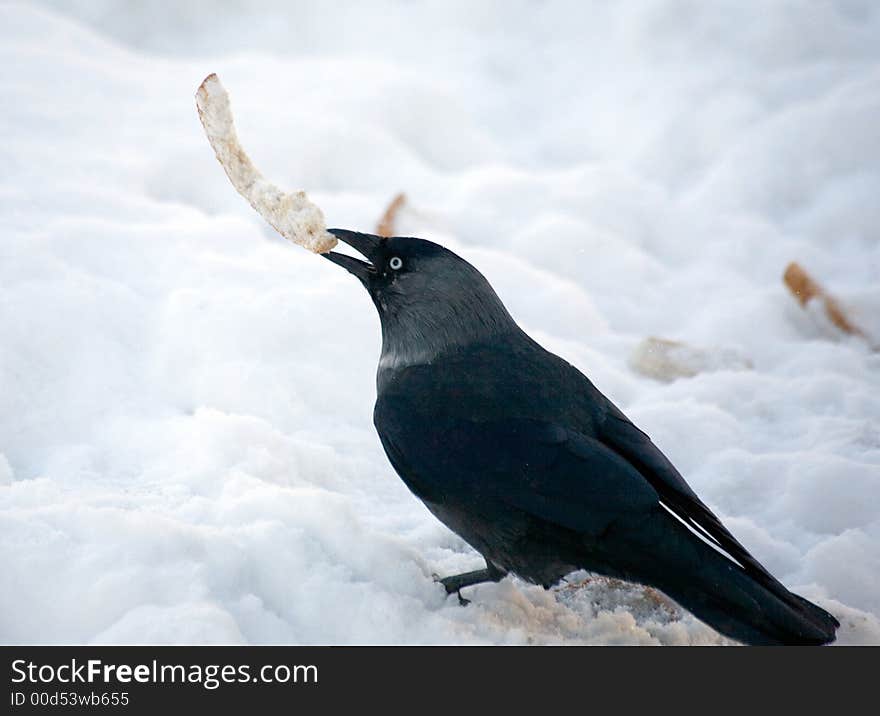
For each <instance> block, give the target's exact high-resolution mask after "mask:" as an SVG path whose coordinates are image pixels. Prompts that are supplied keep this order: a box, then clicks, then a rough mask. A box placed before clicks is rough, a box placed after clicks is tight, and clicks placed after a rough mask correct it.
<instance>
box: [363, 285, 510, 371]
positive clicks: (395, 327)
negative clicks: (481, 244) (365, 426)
mask: <svg viewBox="0 0 880 716" xmlns="http://www.w3.org/2000/svg"><path fill="white" fill-rule="evenodd" d="M499 307H500V310H498V309H499ZM468 308H469V310H465V311H457V310H450V311H449V314H448V315H445V316H442V317H441V316H438V312H437V307H436V306H434V307H432V308H431V311H430V313H429V314H428V315H420V312H419V311H418V307H410V308H409V309H408V310H407V312H406V313H405V314H404V315H385V316H383V317H382V353H381V355H380V356H379V370H378V376H377V377H378V382H379V384H380V385H381V384H382V383H383V382H384V381H383V376H384V377H386V378H387V377H389V375H390V374H393V373H394V372H396V371H400V370H404V369H406V368H410V367H413V366H418V365H431V364H434V363H437V362H438V361H442V359H443V357H444V356H449V355H451V354H453V353H456V352H459V351H462V350H466V349H467V348H468V347H469V346H471V345H474V344H478V343H490V342H492V341H494V340H497V339H499V338H501V337H502V336H506V335H509V334H510V333H513V332H521V331H520V328H519V326H517V325H516V322H515V321H514V320H513V319H512V318H511V317H510V314H508V313H507V311H506V310H505V309H504V307H503V305H501V302H500V301H498V304H497V306H495V305H493V306H487V307H484V308H491V309H492V310H473V309H474V307H473V306H469V307H468ZM428 317H430V319H432V320H427V318H428Z"/></svg>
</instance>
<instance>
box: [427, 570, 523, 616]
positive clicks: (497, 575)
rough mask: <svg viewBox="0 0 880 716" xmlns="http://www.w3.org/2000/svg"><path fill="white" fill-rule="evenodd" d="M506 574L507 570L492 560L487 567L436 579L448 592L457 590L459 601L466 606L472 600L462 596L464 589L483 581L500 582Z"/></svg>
mask: <svg viewBox="0 0 880 716" xmlns="http://www.w3.org/2000/svg"><path fill="white" fill-rule="evenodd" d="M506 576H507V572H505V571H503V570H500V569H498V567H496V566H495V565H493V564H492V563H491V562H486V568H485V569H476V570H474V571H473V572H463V573H462V574H453V575H451V576H449V577H443V579H439V578H437V579H436V580H435V581H437V582H440V584H442V585H443V586H444V588H445V589H446V593H447V594H452V593H453V592H455V593H456V594H457V595H458V603H459V604H461V606H463V607H464V606H467V605H468V604H470V600H469V599H465V598H464V597H463V596H461V590H462V589H464V588H465V587H472V586H473V585H475V584H481V583H482V582H500V581H501V580H502V579H504V577H506Z"/></svg>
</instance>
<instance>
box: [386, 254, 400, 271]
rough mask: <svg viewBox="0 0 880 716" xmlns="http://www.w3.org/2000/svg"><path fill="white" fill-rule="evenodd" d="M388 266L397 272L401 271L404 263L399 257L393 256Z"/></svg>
mask: <svg viewBox="0 0 880 716" xmlns="http://www.w3.org/2000/svg"><path fill="white" fill-rule="evenodd" d="M388 266H389V267H390V268H391V270H392V271H397V270H398V269H400V267H401V266H403V261H401V259H400V257H399V256H392V257H391V260H390V261H389V262H388Z"/></svg>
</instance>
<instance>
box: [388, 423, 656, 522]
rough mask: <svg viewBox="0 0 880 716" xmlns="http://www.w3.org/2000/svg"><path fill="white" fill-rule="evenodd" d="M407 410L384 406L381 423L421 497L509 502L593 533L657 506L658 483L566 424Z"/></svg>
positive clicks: (400, 468)
mask: <svg viewBox="0 0 880 716" xmlns="http://www.w3.org/2000/svg"><path fill="white" fill-rule="evenodd" d="M377 407H378V406H377ZM407 415H408V419H407V420H405V421H404V420H395V419H394V418H393V417H392V416H388V415H384V414H382V412H381V411H380V410H377V415H376V423H377V428H378V429H379V435H380V438H381V440H382V443H383V446H384V447H385V450H386V452H387V453H388V457H389V458H390V460H391V463H392V464H393V465H394V467H395V469H396V470H397V472H398V473H399V474H400V476H401V477H402V478H403V479H404V481H405V482H406V483H407V484H408V485H409V487H410V489H412V490H413V492H415V493H416V495H418V496H419V497H421V498H422V499H425V500H429V501H431V502H438V503H441V504H442V503H447V502H462V501H467V502H468V503H469V504H473V505H474V507H475V508H479V507H480V506H481V505H484V506H489V505H494V506H499V507H500V506H507V508H510V509H516V510H519V511H521V512H524V513H527V514H529V515H531V516H533V517H535V518H538V519H540V520H545V521H548V522H551V523H553V524H556V525H559V526H561V527H565V528H567V529H571V530H574V531H576V532H581V533H585V534H592V535H599V534H601V533H602V532H603V531H604V530H605V529H606V528H607V527H608V525H609V524H610V523H611V522H613V521H614V520H615V519H619V518H621V517H623V516H631V515H633V514H634V513H642V512H647V511H648V510H651V509H654V508H656V506H657V503H658V495H657V493H656V491H655V490H654V489H653V488H652V487H651V486H650V484H648V482H647V481H646V480H645V479H644V478H643V477H642V476H641V475H640V474H639V472H638V471H637V470H635V469H634V468H633V467H632V466H631V465H630V464H629V463H628V462H627V461H626V460H625V459H624V458H622V457H621V456H620V455H618V454H617V453H615V452H614V451H612V450H610V449H608V448H607V447H605V446H604V445H602V444H601V443H600V442H599V441H597V440H595V439H592V438H589V437H587V436H585V435H582V434H580V433H577V432H575V431H572V430H569V429H567V428H565V427H563V426H560V425H555V424H552V423H548V422H544V421H536V420H501V421H492V422H485V421H472V420H464V419H444V418H438V417H436V416H433V417H432V419H431V420H429V421H428V420H426V421H425V422H424V424H423V423H422V421H420V420H417V419H413V416H414V415H416V414H414V413H412V412H408V413H407Z"/></svg>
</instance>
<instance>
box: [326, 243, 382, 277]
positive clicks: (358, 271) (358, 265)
mask: <svg viewBox="0 0 880 716" xmlns="http://www.w3.org/2000/svg"><path fill="white" fill-rule="evenodd" d="M327 231H329V232H330V233H331V234H333V235H334V236H335V237H336V238H337V239H339V240H340V241H342V242H343V243H346V244H348V245H349V246H351V247H352V248H353V249H355V250H356V251H357V252H358V253H360V254H361V255H363V256H364V257H365V258H366V259H367V261H361V260H360V259H356V258H354V257H353V256H347V255H346V254H340V253H338V252H336V251H331V252H329V253H326V254H322V256H324V258H326V259H329V260H330V261H332V262H333V263H335V264H337V265H339V266H342V268H344V269H345V270H346V271H348V272H350V273H352V274H354V275H355V276H356V277H357V278H358V279H360V281H361V283H363V284H364V285H366V284H367V282H368V281H369V279H370V276H372V275H373V274H375V273H376V268H375V267H374V266H373V264H371V263H370V259H371V258H372V257H373V255H374V254H375V252H376V249H377V248H378V247H379V244H380V242H381V241H382V237H381V236H374V235H373V234H360V233H358V232H357V231H348V230H347V229H327Z"/></svg>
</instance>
